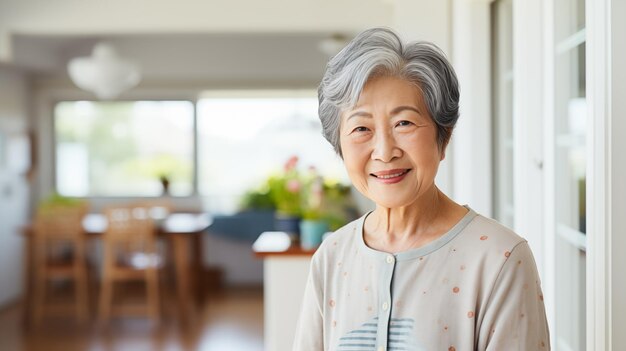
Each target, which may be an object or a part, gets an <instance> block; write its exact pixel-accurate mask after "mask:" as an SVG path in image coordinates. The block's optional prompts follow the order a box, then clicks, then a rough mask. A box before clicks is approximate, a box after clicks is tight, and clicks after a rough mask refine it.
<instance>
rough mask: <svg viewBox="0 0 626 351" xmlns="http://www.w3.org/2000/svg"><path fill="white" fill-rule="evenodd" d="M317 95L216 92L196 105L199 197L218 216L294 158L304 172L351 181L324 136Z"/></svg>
mask: <svg viewBox="0 0 626 351" xmlns="http://www.w3.org/2000/svg"><path fill="white" fill-rule="evenodd" d="M321 132H322V126H321V123H320V121H319V118H318V115H317V97H316V94H315V92H314V91H304V92H297V91H296V92H294V91H287V92H285V91H273V92H221V93H220V92H215V93H211V95H209V96H206V97H205V98H203V99H201V100H200V101H199V102H198V163H199V168H198V173H199V175H198V177H199V192H200V194H201V195H202V196H205V197H206V198H205V206H206V207H207V208H208V209H209V210H210V211H214V212H231V211H234V210H236V209H237V206H238V205H239V199H240V198H241V196H242V195H243V193H244V192H245V191H246V190H248V189H250V188H253V187H257V186H259V185H260V184H261V182H262V181H263V180H265V179H266V178H267V176H268V175H270V174H271V173H272V172H276V171H279V170H280V169H281V168H282V166H283V164H284V163H285V161H286V160H287V159H288V158H289V157H291V156H293V155H296V156H298V157H299V159H300V161H299V165H300V167H304V168H306V167H309V166H314V167H316V168H317V170H318V171H319V173H321V174H322V175H324V176H326V177H331V178H335V179H337V180H339V181H343V182H345V181H347V179H348V178H347V175H346V173H345V170H344V167H343V165H342V163H341V160H340V158H339V157H338V156H337V155H336V154H335V152H334V150H333V149H332V147H331V146H330V144H329V143H328V142H326V140H324V138H323V137H322V134H321Z"/></svg>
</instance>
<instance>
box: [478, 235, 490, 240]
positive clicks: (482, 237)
mask: <svg viewBox="0 0 626 351" xmlns="http://www.w3.org/2000/svg"><path fill="white" fill-rule="evenodd" d="M487 239H489V237H488V236H486V235H483V236H481V237H480V240H482V241H485V240H487Z"/></svg>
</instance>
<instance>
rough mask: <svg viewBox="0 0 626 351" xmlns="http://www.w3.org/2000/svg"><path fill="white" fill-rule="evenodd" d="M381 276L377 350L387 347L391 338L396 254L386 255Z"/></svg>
mask: <svg viewBox="0 0 626 351" xmlns="http://www.w3.org/2000/svg"><path fill="white" fill-rule="evenodd" d="M383 262H385V263H384V264H383V266H382V267H381V268H382V269H381V276H380V278H381V279H380V280H379V282H380V284H381V285H380V290H379V291H380V295H379V297H378V301H379V304H378V306H379V308H378V317H379V318H378V331H377V338H376V339H377V342H376V343H377V351H384V350H386V349H387V342H388V339H389V323H390V320H391V282H392V281H393V274H394V268H395V263H396V258H395V256H394V255H386V256H385V257H384V259H383Z"/></svg>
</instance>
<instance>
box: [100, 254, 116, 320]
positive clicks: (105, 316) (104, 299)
mask: <svg viewBox="0 0 626 351" xmlns="http://www.w3.org/2000/svg"><path fill="white" fill-rule="evenodd" d="M105 250H106V249H105ZM111 265H112V262H110V260H109V257H108V255H107V256H105V259H104V269H103V272H102V284H101V286H100V303H99V313H100V321H101V322H105V323H106V322H108V321H109V319H110V317H111V303H112V302H113V277H112V276H111V274H112V273H113V272H112V267H111Z"/></svg>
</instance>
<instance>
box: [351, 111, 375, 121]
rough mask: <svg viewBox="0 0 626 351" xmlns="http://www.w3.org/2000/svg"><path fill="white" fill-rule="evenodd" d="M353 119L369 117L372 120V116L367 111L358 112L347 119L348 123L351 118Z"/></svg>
mask: <svg viewBox="0 0 626 351" xmlns="http://www.w3.org/2000/svg"><path fill="white" fill-rule="evenodd" d="M352 117H369V118H372V114H371V113H369V112H365V111H356V112H354V113H352V114H351V115H350V116H348V118H346V121H348V120H350V118H352Z"/></svg>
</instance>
